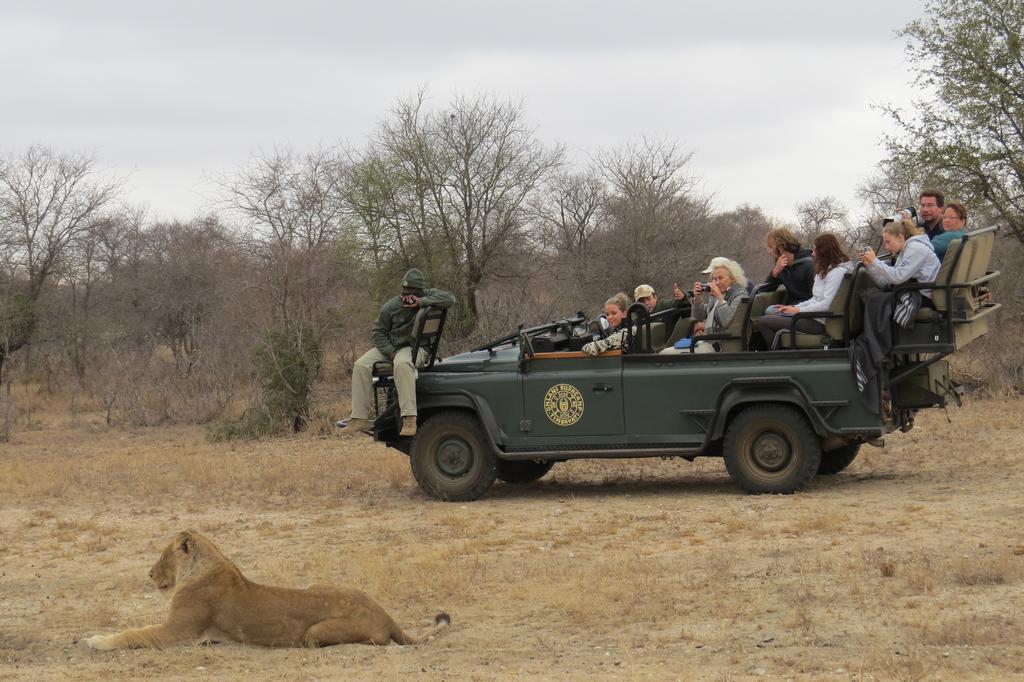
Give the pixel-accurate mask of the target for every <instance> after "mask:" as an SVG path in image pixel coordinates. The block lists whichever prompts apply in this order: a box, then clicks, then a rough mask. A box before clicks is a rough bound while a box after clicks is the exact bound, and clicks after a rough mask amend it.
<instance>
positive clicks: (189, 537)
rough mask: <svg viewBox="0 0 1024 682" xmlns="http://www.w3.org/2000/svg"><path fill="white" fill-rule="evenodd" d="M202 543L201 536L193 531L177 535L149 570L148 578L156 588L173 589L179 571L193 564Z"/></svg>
mask: <svg viewBox="0 0 1024 682" xmlns="http://www.w3.org/2000/svg"><path fill="white" fill-rule="evenodd" d="M202 541H203V538H202V536H201V535H199V533H196V532H195V531H193V530H186V531H182V532H180V533H178V535H177V536H176V537H175V538H174V540H172V541H171V544H169V545H167V547H166V549H164V551H163V554H161V555H160V558H159V559H158V560H157V562H156V563H155V564H154V565H153V568H151V569H150V570H149V577H150V578H151V579H152V580H153V582H154V583H156V586H157V587H158V588H160V589H161V590H166V589H167V588H169V587H174V584H175V582H177V580H178V574H179V572H180V571H181V569H182V568H183V567H186V566H191V565H192V564H194V563H195V560H196V556H197V554H198V550H199V547H200V543H201V542H202Z"/></svg>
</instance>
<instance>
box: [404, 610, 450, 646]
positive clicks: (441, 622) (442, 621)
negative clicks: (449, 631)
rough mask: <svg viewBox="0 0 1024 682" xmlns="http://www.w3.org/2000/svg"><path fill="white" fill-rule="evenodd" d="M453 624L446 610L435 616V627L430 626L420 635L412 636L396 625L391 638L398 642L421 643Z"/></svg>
mask: <svg viewBox="0 0 1024 682" xmlns="http://www.w3.org/2000/svg"><path fill="white" fill-rule="evenodd" d="M451 624H452V617H451V616H449V615H448V614H447V613H445V612H444V611H442V612H441V613H439V614H437V615H436V616H434V627H432V628H430V629H429V630H427V631H426V632H424V633H423V634H422V635H420V636H419V637H411V636H409V635H407V634H405V632H404V631H403V630H402V628H400V627H398V626H397V625H396V626H395V632H394V634H393V635H391V639H393V640H394V641H395V642H396V643H398V644H420V643H422V642H426V641H428V640H431V639H433V638H434V637H437V635H438V634H440V632H441V631H442V630H444V629H445V628H447V627H448V626H449V625H451Z"/></svg>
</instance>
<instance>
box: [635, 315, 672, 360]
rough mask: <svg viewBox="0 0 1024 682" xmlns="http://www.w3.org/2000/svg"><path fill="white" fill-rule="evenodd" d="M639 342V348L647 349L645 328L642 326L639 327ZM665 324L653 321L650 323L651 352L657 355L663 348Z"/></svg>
mask: <svg viewBox="0 0 1024 682" xmlns="http://www.w3.org/2000/svg"><path fill="white" fill-rule="evenodd" d="M638 336H639V340H640V348H647V328H646V326H644V325H640V333H639V334H638ZM665 336H666V330H665V323H664V322H658V321H653V322H651V350H653V351H654V352H655V353H657V352H658V351H659V350H661V349H662V348H664V347H665Z"/></svg>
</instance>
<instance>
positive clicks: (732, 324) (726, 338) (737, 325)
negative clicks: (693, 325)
mask: <svg viewBox="0 0 1024 682" xmlns="http://www.w3.org/2000/svg"><path fill="white" fill-rule="evenodd" d="M749 312H750V299H749V298H744V299H743V300H742V301H740V303H739V305H737V306H736V313H735V314H734V315H733V316H732V319H731V320H730V321H729V324H728V325H727V326H726V328H725V329H724V330H722V331H720V332H716V333H714V334H707V335H704V336H698V337H697V339H698V340H706V341H709V342H711V343H714V344H715V345H716V346H717V347H718V350H719V352H721V353H738V352H740V351H742V350H746V346H747V344H746V343H745V341H744V339H743V329H744V327H745V322H746V320H747V316H748V314H749Z"/></svg>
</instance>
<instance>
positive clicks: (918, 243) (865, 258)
mask: <svg viewBox="0 0 1024 682" xmlns="http://www.w3.org/2000/svg"><path fill="white" fill-rule="evenodd" d="M882 242H883V243H884V244H885V248H887V249H888V250H889V251H890V252H891V253H894V254H898V258H897V259H896V263H895V264H893V265H889V264H888V263H883V262H882V261H880V260H879V259H878V257H877V256H875V252H874V251H873V250H872V249H871V248H867V249H865V250H864V253H862V254H861V256H860V261H861V263H864V265H865V266H866V267H867V271H868V274H869V275H870V276H871V279H873V280H874V281H875V283H876V284H878V285H879V286H886V285H887V284H902V283H903V282H906V281H908V280H911V279H916V280H917V281H918V282H934V281H935V276H936V275H938V274H939V268H940V267H941V263H939V259H938V257H937V256H936V255H935V249H934V248H933V247H932V243H931V242H930V241H928V237H926V236H924V235H923V234H916V233H915V232H914V231H913V230H912V229H911V228H910V226H909V225H906V224H904V223H902V222H892V223H889V224H888V225H886V226H885V227H883V228H882ZM921 295H922V296H923V298H922V300H921V304H922V305H924V306H926V307H929V308H934V307H935V305H934V304H933V303H932V290H931V289H923V290H922V291H921Z"/></svg>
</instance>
